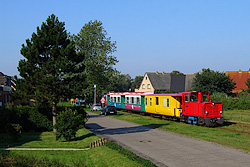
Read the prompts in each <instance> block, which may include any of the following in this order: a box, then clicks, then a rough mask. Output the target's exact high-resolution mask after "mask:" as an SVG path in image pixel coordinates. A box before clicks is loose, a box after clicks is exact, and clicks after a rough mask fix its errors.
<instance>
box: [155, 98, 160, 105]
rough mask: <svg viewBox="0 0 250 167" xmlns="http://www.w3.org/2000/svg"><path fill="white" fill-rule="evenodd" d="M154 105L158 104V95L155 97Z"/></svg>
mask: <svg viewBox="0 0 250 167" xmlns="http://www.w3.org/2000/svg"><path fill="white" fill-rule="evenodd" d="M155 105H159V97H156V98H155Z"/></svg>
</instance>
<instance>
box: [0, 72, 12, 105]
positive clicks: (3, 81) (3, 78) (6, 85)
mask: <svg viewBox="0 0 250 167" xmlns="http://www.w3.org/2000/svg"><path fill="white" fill-rule="evenodd" d="M15 86H16V85H15V83H14V82H13V81H12V77H10V76H7V75H4V74H3V73H2V72H0V106H3V105H5V104H7V103H11V102H12V99H13V98H12V95H11V89H12V88H14V89H15Z"/></svg>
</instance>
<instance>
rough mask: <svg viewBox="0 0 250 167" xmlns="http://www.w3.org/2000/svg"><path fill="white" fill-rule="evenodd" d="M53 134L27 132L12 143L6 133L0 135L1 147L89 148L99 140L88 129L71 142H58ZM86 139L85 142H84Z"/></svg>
mask: <svg viewBox="0 0 250 167" xmlns="http://www.w3.org/2000/svg"><path fill="white" fill-rule="evenodd" d="M55 139H56V136H55V134H54V133H53V132H43V133H39V132H25V133H23V134H22V137H21V138H20V139H19V140H18V141H17V142H13V141H11V139H10V137H9V136H8V135H6V134H5V133H0V147H22V148H87V147H89V143H90V142H92V141H95V140H97V139H99V137H97V136H95V135H93V134H92V133H90V132H89V131H88V130H86V129H80V130H79V131H78V132H77V134H76V138H74V139H73V140H72V141H70V142H65V140H59V141H56V140H55ZM83 139H84V140H83Z"/></svg>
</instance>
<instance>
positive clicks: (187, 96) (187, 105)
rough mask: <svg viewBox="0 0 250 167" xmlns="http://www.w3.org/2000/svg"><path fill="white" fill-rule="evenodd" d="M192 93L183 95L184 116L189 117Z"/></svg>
mask: <svg viewBox="0 0 250 167" xmlns="http://www.w3.org/2000/svg"><path fill="white" fill-rule="evenodd" d="M189 101H190V93H183V94H182V109H183V111H182V112H183V115H188V112H190V109H189V108H190V103H189Z"/></svg>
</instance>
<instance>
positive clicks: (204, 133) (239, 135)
mask: <svg viewBox="0 0 250 167" xmlns="http://www.w3.org/2000/svg"><path fill="white" fill-rule="evenodd" d="M95 113H98V114H99V111H95ZM248 113H250V111H225V112H224V117H225V118H226V119H227V122H226V123H225V124H224V125H223V126H221V127H215V128H208V127H203V126H195V125H190V124H186V123H182V122H174V121H168V120H164V119H159V118H153V117H150V116H141V115H139V114H131V113H127V112H120V111H119V112H118V114H117V115H109V117H113V118H118V119H122V120H126V121H130V122H134V123H138V124H141V125H146V126H150V127H154V128H157V129H162V130H166V131H170V132H174V133H179V134H182V135H186V136H190V137H194V138H198V139H202V140H207V141H210V142H214V143H218V144H222V145H226V146H230V147H234V148H237V149H242V150H245V151H249V152H250V145H249V143H250V124H248V123H249V122H250V121H248V120H249V118H250V114H248ZM234 115H236V116H234ZM231 119H232V121H240V122H241V121H243V120H244V122H246V123H235V122H230V120H231Z"/></svg>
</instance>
